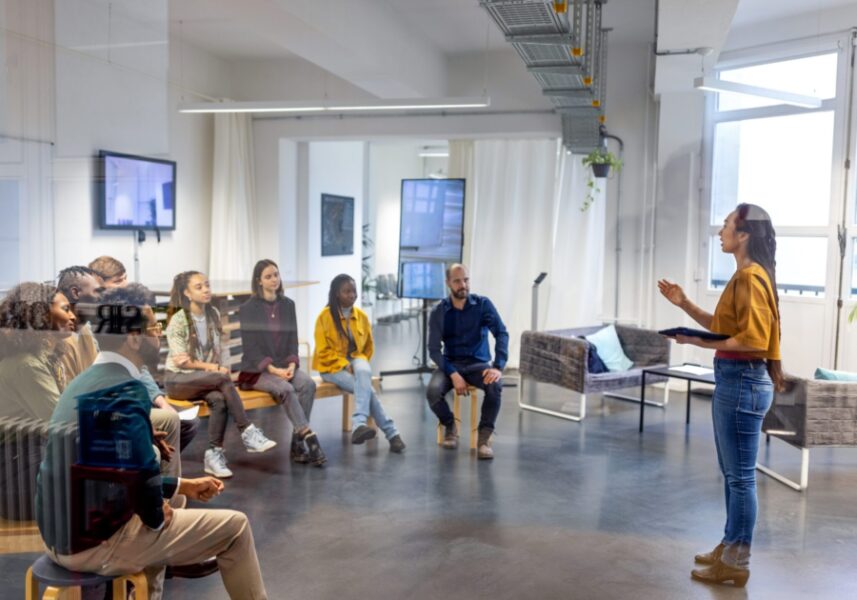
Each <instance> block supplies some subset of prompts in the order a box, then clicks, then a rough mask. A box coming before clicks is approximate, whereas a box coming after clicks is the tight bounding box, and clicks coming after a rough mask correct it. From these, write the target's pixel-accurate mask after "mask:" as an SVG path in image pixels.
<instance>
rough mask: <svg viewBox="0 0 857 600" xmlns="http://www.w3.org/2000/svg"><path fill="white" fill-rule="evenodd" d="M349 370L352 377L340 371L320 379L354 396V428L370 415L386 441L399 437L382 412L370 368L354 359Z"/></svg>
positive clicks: (367, 363)
mask: <svg viewBox="0 0 857 600" xmlns="http://www.w3.org/2000/svg"><path fill="white" fill-rule="evenodd" d="M351 370H352V371H354V374H353V375H352V374H351V373H349V372H348V371H347V370H345V369H342V370H341V371H337V372H336V373H322V374H321V378H322V379H323V380H324V381H327V382H329V383H332V384H334V385H336V386H337V387H339V389H341V390H343V391H346V392H349V393H351V394H354V415H353V416H352V417H351V419H352V422H353V424H354V428H355V429H356V428H357V427H359V426H360V425H365V424H366V421H367V420H368V419H369V415H372V418H373V419H375V422H376V423H377V424H378V427H380V428H381V431H383V432H384V435H385V436H386V437H387V439H388V440H389V439H392V438H394V437H395V436H397V435H399V432H398V430H397V429H396V426H395V425H394V424H393V419H391V418H390V417H388V416H387V413H385V412H384V407H383V406H381V401H380V400H378V395H377V394H376V393H375V390H374V389H373V388H372V367H370V366H369V362H368V361H366V360H363V359H362V358H355V359H354V360H352V361H351Z"/></svg>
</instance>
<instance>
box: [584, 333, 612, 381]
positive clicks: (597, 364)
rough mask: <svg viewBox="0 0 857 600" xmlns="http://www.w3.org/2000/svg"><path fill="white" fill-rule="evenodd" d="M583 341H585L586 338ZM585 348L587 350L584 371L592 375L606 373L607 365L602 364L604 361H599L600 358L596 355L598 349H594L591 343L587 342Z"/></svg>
mask: <svg viewBox="0 0 857 600" xmlns="http://www.w3.org/2000/svg"><path fill="white" fill-rule="evenodd" d="M583 339H584V340H585V339H586V338H583ZM586 347H587V350H588V357H587V360H586V370H587V371H589V372H590V373H592V374H598V373H606V372H608V371H609V370H610V369H608V368H607V365H605V364H604V361H603V360H601V357H600V356H599V355H598V348H596V347H595V345H594V344H592V343H591V342H587V343H586Z"/></svg>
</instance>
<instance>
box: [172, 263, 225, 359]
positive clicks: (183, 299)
mask: <svg viewBox="0 0 857 600" xmlns="http://www.w3.org/2000/svg"><path fill="white" fill-rule="evenodd" d="M194 275H203V274H202V273H200V272H199V271H184V272H182V273H179V274H178V275H176V276H175V277H173V289H172V290H170V304H169V307H168V308H167V325H169V323H170V321H171V320H172V318H173V316H174V315H175V314H176V313H178V312H184V316H185V320H186V321H187V330H188V341H189V346H190V347H189V352H188V353H189V354H190V355H191V359H192V360H193V357H194V355H195V354H196V350H197V348H199V347H200V345H199V338H198V337H197V335H196V327H194V326H193V320H192V318H191V316H190V299H189V298H188V297H187V296H185V295H184V293H185V290H187V288H188V285H190V279H191V277H193V276H194ZM203 310H204V311H205V319H206V321H207V326H208V327H209V330H210V329H211V328H213V329H214V332H215V333H216V334H217V335H218V336H220V335H221V334H222V333H223V328H222V327H221V325H220V317H219V316H218V315H217V311H216V310H215V308H214V307H213V306H212V305H211V303H210V302H209V303H208V304H206V305H205V306H204V307H203ZM209 342H211V340H209Z"/></svg>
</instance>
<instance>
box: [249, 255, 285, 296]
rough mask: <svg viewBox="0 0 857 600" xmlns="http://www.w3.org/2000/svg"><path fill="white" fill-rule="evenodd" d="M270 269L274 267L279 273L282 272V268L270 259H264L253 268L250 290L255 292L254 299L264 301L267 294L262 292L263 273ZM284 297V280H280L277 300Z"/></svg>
mask: <svg viewBox="0 0 857 600" xmlns="http://www.w3.org/2000/svg"><path fill="white" fill-rule="evenodd" d="M268 267H274V268H275V269H277V272H279V271H280V267H278V266H277V263H275V262H274V261H272V260H271V259H269V258H263V259H262V260H260V261H259V262H257V263H256V266H255V267H253V281H251V282H250V289H251V290H252V292H253V297H255V298H259V299H264V298H265V294H264V292H263V291H262V271H264V270H265V269H267V268H268ZM282 297H283V280H282V278H281V279H280V287H278V288H277V299H278V300H279V299H280V298H282Z"/></svg>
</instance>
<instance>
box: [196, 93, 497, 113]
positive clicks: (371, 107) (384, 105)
mask: <svg viewBox="0 0 857 600" xmlns="http://www.w3.org/2000/svg"><path fill="white" fill-rule="evenodd" d="M490 105H491V99H490V98H488V97H487V96H480V97H472V98H469V97H462V98H428V99H416V98H407V99H401V98H400V99H396V100H364V101H361V102H347V103H343V102H340V103H337V104H336V105H334V106H325V102H324V101H319V100H313V101H311V102H231V101H227V102H198V103H195V104H182V105H180V106H179V112H182V113H318V112H363V111H398V110H446V109H453V108H485V107H487V106H490Z"/></svg>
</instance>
